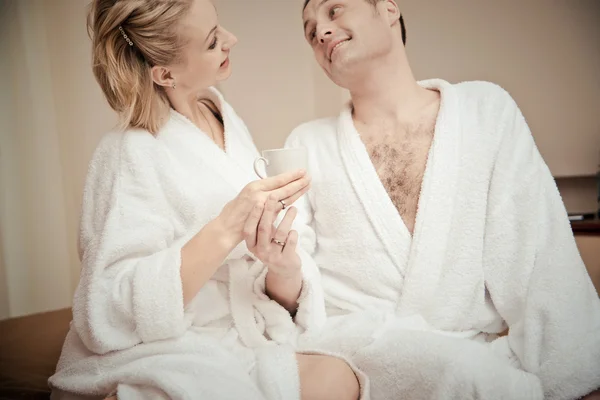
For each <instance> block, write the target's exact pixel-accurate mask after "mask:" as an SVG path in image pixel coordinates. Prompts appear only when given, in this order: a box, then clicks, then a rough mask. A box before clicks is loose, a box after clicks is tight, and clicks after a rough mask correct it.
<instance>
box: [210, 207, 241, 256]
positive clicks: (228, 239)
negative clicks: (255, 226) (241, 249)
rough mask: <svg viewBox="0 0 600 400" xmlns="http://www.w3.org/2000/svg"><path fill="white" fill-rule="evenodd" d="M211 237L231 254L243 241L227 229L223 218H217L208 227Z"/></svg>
mask: <svg viewBox="0 0 600 400" xmlns="http://www.w3.org/2000/svg"><path fill="white" fill-rule="evenodd" d="M206 229H207V231H208V233H209V234H210V236H211V237H213V238H215V244H216V245H217V246H218V247H219V248H220V249H222V250H223V251H225V252H227V254H229V253H230V252H231V251H232V250H233V249H234V248H235V247H236V246H237V245H238V244H239V243H240V241H241V238H238V237H237V236H238V235H235V234H234V233H233V232H231V230H229V229H227V228H226V226H225V224H224V223H223V221H222V219H221V217H220V216H219V217H217V218H215V219H213V220H212V221H210V222H209V223H208V224H207V225H206Z"/></svg>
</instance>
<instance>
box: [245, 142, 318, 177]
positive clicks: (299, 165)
mask: <svg viewBox="0 0 600 400" xmlns="http://www.w3.org/2000/svg"><path fill="white" fill-rule="evenodd" d="M261 164H264V170H265V172H266V175H265V174H264V173H262V171H261V169H260V166H261ZM307 167H308V152H307V151H306V148H304V147H295V148H290V149H272V150H264V151H263V152H262V157H259V158H257V159H256V160H254V172H256V175H258V176H259V177H260V178H261V179H264V178H266V177H269V176H275V175H279V174H282V173H284V172H289V171H295V170H298V169H304V170H306V169H307Z"/></svg>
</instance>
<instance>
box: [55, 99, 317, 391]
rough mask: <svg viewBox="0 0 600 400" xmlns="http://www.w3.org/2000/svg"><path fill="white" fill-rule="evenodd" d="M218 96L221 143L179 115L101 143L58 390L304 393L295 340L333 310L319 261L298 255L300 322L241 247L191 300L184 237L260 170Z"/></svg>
mask: <svg viewBox="0 0 600 400" xmlns="http://www.w3.org/2000/svg"><path fill="white" fill-rule="evenodd" d="M211 95H212V97H213V101H214V103H215V104H217V106H218V107H219V108H220V110H221V112H222V115H223V118H224V125H225V144H226V152H223V151H222V150H221V149H220V148H219V147H218V146H216V145H215V144H214V143H213V142H212V140H211V139H210V138H209V137H208V136H207V135H206V134H205V133H203V132H201V131H200V130H199V129H198V128H196V126H195V125H194V124H192V123H191V122H190V121H189V120H187V119H186V118H185V117H183V116H182V115H180V114H178V113H177V112H175V111H171V115H170V118H169V120H168V121H167V123H166V124H165V126H164V127H163V128H162V129H161V130H160V132H159V133H158V134H157V135H156V136H153V135H151V134H149V133H148V132H146V131H142V130H129V131H127V132H125V133H112V134H109V135H107V136H106V137H104V138H103V140H102V141H101V143H100V144H99V146H98V148H97V150H96V152H95V154H94V156H93V160H92V161H91V164H90V168H89V172H88V176H87V181H86V185H85V192H84V199H83V211H82V215H81V231H80V253H81V258H82V264H83V265H82V270H81V279H80V282H79V286H78V287H77V291H76V293H75V297H74V304H73V322H72V324H71V329H70V331H69V333H68V336H67V339H66V342H65V345H64V348H63V352H62V356H61V359H60V361H59V364H58V367H57V371H56V374H55V375H54V376H52V377H51V379H50V385H51V386H52V387H53V388H54V389H55V390H54V396H55V397H54V398H71V397H76V398H80V397H78V395H82V396H83V395H85V396H90V398H93V396H102V395H104V396H106V395H108V394H109V393H112V392H114V391H115V390H116V389H117V388H118V396H119V400H128V399H159V398H160V399H167V398H168V399H231V400H234V399H235V400H239V399H282V400H283V399H285V400H287V399H299V382H298V375H297V374H298V373H297V366H296V360H295V355H294V351H293V346H294V344H295V342H296V340H297V337H298V335H299V334H300V333H302V332H310V330H311V329H318V328H319V327H320V326H321V325H322V324H323V322H324V320H325V308H324V302H323V296H322V289H321V288H320V281H319V279H314V277H315V276H317V275H318V271H317V269H316V266H315V265H314V263H313V262H312V260H311V258H310V257H307V256H306V254H305V253H304V252H302V251H300V256H301V258H302V262H303V270H304V273H305V279H304V286H303V290H302V293H301V297H300V307H299V310H298V312H297V315H296V317H295V321H293V320H292V318H291V317H290V315H289V313H287V311H285V310H284V309H283V308H282V307H280V306H279V305H278V304H277V303H275V302H274V301H271V300H269V299H268V298H267V296H266V295H265V294H264V285H265V276H266V267H265V266H264V265H263V264H261V263H260V262H258V261H255V260H254V259H253V257H252V255H251V254H250V253H249V252H248V250H247V248H246V247H245V245H244V244H243V243H242V244H240V245H239V246H238V247H237V248H236V249H235V250H234V251H233V252H232V253H231V254H230V255H229V257H228V258H227V260H226V261H225V262H224V264H223V265H222V266H221V267H220V268H219V269H218V271H217V272H216V274H215V275H214V276H213V277H212V278H211V279H210V280H209V281H208V282H207V283H206V284H205V285H204V287H203V288H202V289H201V290H200V292H199V293H198V295H197V296H196V297H195V298H194V299H193V300H192V302H190V304H189V305H188V306H187V307H185V309H184V305H183V294H182V284H181V277H180V262H181V248H182V246H183V245H184V244H185V243H186V242H187V241H188V240H189V239H190V238H191V237H192V236H193V235H195V234H196V233H197V232H198V231H199V230H200V229H201V228H202V227H203V226H204V225H205V224H206V223H208V222H209V221H210V220H212V219H214V218H215V217H216V216H217V215H218V214H219V213H220V212H221V210H222V208H223V206H224V205H225V204H226V203H227V202H228V201H230V200H232V199H233V198H234V197H235V196H236V195H237V194H238V193H239V192H240V191H241V190H242V188H243V187H244V186H245V185H246V184H248V183H249V182H251V181H253V180H256V179H257V177H256V176H255V175H254V172H253V168H252V165H253V161H254V159H255V158H256V157H258V152H257V150H256V148H255V146H254V143H253V141H252V139H251V137H250V134H249V133H248V131H247V129H246V127H245V125H244V123H243V122H242V120H241V119H240V118H239V117H238V116H237V115H236V114H235V112H234V110H233V109H232V108H231V107H230V106H229V105H228V104H227V103H226V102H225V101H224V100H223V98H222V97H221V95H220V93H219V92H217V91H216V90H214V89H213V90H212V91H211ZM294 322H295V323H294ZM268 339H271V340H270V341H269V340H268Z"/></svg>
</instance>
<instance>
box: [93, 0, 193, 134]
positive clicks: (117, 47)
mask: <svg viewBox="0 0 600 400" xmlns="http://www.w3.org/2000/svg"><path fill="white" fill-rule="evenodd" d="M190 6H191V0H93V1H92V4H91V7H90V11H89V13H88V17H87V29H88V34H89V36H90V38H91V39H92V69H93V72H94V76H95V77H96V80H97V81H98V84H99V85H100V87H101V88H102V92H103V93H104V96H105V97H106V99H107V100H108V104H109V105H110V107H111V108H112V109H113V110H115V111H116V112H117V113H118V114H119V116H120V118H121V128H123V129H125V128H130V127H131V128H143V129H146V130H148V131H149V132H151V133H153V134H155V133H157V132H158V130H159V129H160V128H161V125H162V121H164V118H165V117H166V115H167V114H168V112H169V107H170V105H169V101H168V99H167V96H166V92H165V89H164V88H163V87H161V86H159V85H156V84H155V83H154V81H153V80H152V76H151V68H152V67H153V66H155V65H165V66H166V65H171V64H173V63H177V62H180V61H182V60H181V57H182V48H183V46H184V45H185V44H186V43H185V40H184V39H183V38H182V37H181V36H180V35H179V30H178V27H179V23H180V21H181V19H182V18H183V17H184V16H185V15H186V14H187V12H188V11H189V9H190Z"/></svg>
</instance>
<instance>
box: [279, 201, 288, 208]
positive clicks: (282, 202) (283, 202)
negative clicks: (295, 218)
mask: <svg viewBox="0 0 600 400" xmlns="http://www.w3.org/2000/svg"><path fill="white" fill-rule="evenodd" d="M279 202H280V203H281V205H282V206H283V208H282V210H285V209H286V207H287V205H286V204H285V201H284V200H279Z"/></svg>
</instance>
